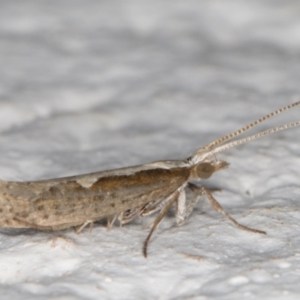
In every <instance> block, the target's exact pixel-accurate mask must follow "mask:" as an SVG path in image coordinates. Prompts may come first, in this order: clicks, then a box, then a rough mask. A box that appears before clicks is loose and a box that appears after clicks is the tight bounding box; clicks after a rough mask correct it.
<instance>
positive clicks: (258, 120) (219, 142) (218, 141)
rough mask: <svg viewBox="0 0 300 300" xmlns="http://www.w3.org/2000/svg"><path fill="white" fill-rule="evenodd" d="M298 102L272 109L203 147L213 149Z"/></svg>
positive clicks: (299, 102)
mask: <svg viewBox="0 0 300 300" xmlns="http://www.w3.org/2000/svg"><path fill="white" fill-rule="evenodd" d="M299 104H300V101H298V102H295V103H292V104H289V105H287V106H284V107H282V108H279V109H277V110H275V111H273V112H271V113H269V114H267V115H265V116H263V117H261V118H259V119H257V120H255V121H254V122H251V123H250V124H248V125H246V126H244V127H242V128H241V129H239V130H236V131H234V132H232V133H229V134H227V135H224V136H223V137H221V138H219V139H217V140H215V141H214V142H212V143H210V144H208V145H207V146H206V147H205V148H208V149H213V148H215V147H216V146H217V145H220V144H223V143H224V142H226V141H228V140H231V139H232V138H234V137H236V136H238V135H240V134H242V133H244V132H245V131H247V130H249V129H251V128H253V127H255V126H257V125H258V124H260V123H262V122H264V121H266V120H268V119H270V118H272V117H275V116H276V115H279V114H281V113H283V112H284V111H286V110H289V109H291V108H293V107H295V106H297V105H299Z"/></svg>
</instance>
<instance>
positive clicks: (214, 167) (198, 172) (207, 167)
mask: <svg viewBox="0 0 300 300" xmlns="http://www.w3.org/2000/svg"><path fill="white" fill-rule="evenodd" d="M228 166H229V163H227V162H226V161H216V162H215V161H214V162H209V161H205V162H201V163H199V164H197V165H196V166H195V167H194V170H193V171H194V172H193V177H194V178H196V179H207V178H209V177H210V176H211V175H212V174H213V173H215V172H216V171H219V170H221V169H225V168H227V167H228Z"/></svg>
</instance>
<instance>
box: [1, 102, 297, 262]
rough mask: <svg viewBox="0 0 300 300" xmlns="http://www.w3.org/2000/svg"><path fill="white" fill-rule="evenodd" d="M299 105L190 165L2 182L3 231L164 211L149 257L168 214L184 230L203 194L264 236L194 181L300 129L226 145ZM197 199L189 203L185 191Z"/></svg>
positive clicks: (209, 149)
mask: <svg viewBox="0 0 300 300" xmlns="http://www.w3.org/2000/svg"><path fill="white" fill-rule="evenodd" d="M298 105H300V101H298V102H295V103H293V104H290V105H287V106H285V107H282V108H280V109H277V110H275V111H273V112H271V113H269V114H267V115H265V116H263V117H261V118H259V119H257V120H256V121H254V122H252V123H250V124H248V125H246V126H244V127H242V128H241V129H239V130H236V131H234V132H232V133H230V134H227V135H225V136H223V137H221V138H219V139H217V140H215V141H213V142H212V143H210V144H208V145H206V146H204V147H202V148H200V149H198V150H197V151H196V152H195V153H194V155H192V156H191V157H189V158H187V159H186V160H173V161H158V162H153V163H150V164H145V165H140V166H134V167H128V168H121V169H116V170H108V171H102V172H98V173H91V174H86V175H79V176H72V177H65V178H58V179H49V180H41V181H31V182H6V181H0V227H11V228H29V227H31V228H37V229H45V230H60V229H64V228H69V227H72V226H80V229H79V230H81V229H82V228H84V227H85V226H86V225H87V224H90V223H93V222H94V221H97V220H99V219H101V218H104V217H107V218H108V220H111V217H113V218H112V221H109V227H111V226H112V224H113V222H114V221H115V220H116V219H117V218H118V219H119V220H120V223H121V224H122V223H126V222H128V221H130V220H131V219H132V218H134V217H135V216H137V215H139V216H146V215H149V214H152V213H154V212H156V211H158V210H159V211H160V212H159V214H158V216H157V218H156V219H155V221H154V223H153V226H152V228H151V230H150V232H149V234H148V236H147V238H146V240H145V242H144V246H143V253H144V256H147V245H148V242H149V240H150V237H151V235H152V233H153V231H154V230H155V228H156V227H157V225H158V224H159V222H160V221H161V220H162V219H163V217H164V216H165V214H166V213H167V212H168V210H169V209H170V207H171V206H172V205H173V204H175V205H176V208H177V209H176V221H177V223H178V224H179V225H180V224H182V223H183V222H184V221H185V219H186V218H188V217H189V215H190V214H191V212H192V211H193V208H194V206H195V205H196V204H197V201H198V200H199V197H200V196H201V195H204V196H206V198H207V199H208V201H209V202H210V203H211V205H212V207H213V208H214V209H215V210H217V211H219V212H221V213H222V214H223V215H224V216H225V217H226V218H227V219H229V220H230V221H231V222H232V223H233V224H235V225H236V226H237V227H239V228H241V229H244V230H248V231H251V232H255V233H265V232H264V231H261V230H257V229H252V228H249V227H247V226H244V225H242V224H239V223H238V222H237V221H236V220H235V219H234V218H232V217H231V216H230V215H229V214H228V213H227V212H226V211H225V210H224V209H223V207H222V206H221V205H220V204H219V203H218V202H217V200H216V199H215V198H214V197H213V195H212V191H211V190H209V189H207V188H206V187H204V186H202V185H201V186H197V185H195V184H193V183H191V182H190V181H191V180H199V179H207V178H209V177H210V176H212V174H213V173H215V172H216V171H219V170H222V169H225V168H227V167H228V165H229V164H228V163H227V162H224V161H220V160H219V159H218V157H217V153H220V152H222V151H225V150H227V149H229V148H232V147H235V146H237V145H240V144H243V143H247V142H250V141H252V140H255V139H258V138H261V137H264V136H266V135H268V134H271V133H274V132H277V131H280V130H285V129H288V128H291V127H295V126H299V125H300V121H296V122H292V123H288V124H284V125H281V126H277V127H274V128H270V129H268V130H265V131H262V132H259V133H257V134H254V135H250V136H248V137H245V138H242V139H238V140H234V141H231V142H227V141H228V140H231V139H233V138H235V137H237V136H239V135H240V134H243V133H244V132H246V131H247V130H249V129H251V128H253V127H255V126H257V125H258V124H260V123H262V122H264V121H266V120H268V119H269V118H271V117H274V116H276V115H278V114H280V113H282V112H284V111H286V110H289V109H291V108H293V107H295V106H298ZM186 188H189V189H191V190H192V192H193V193H194V195H193V196H192V198H191V199H188V201H187V203H186V196H185V189H186Z"/></svg>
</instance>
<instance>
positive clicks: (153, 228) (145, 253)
mask: <svg viewBox="0 0 300 300" xmlns="http://www.w3.org/2000/svg"><path fill="white" fill-rule="evenodd" d="M183 192H184V190H177V191H176V192H175V193H173V195H172V197H171V198H170V199H169V201H168V202H167V203H166V205H165V206H164V207H163V208H162V210H161V211H160V213H159V215H158V216H157V217H156V219H155V221H154V223H153V226H152V228H151V230H150V232H149V234H148V236H147V238H146V239H145V241H144V244H143V254H144V257H147V247H148V243H149V240H150V238H151V236H152V234H153V232H154V230H155V229H156V227H157V225H158V224H159V223H160V221H161V220H162V219H163V217H164V216H165V215H166V214H167V212H168V210H169V209H170V208H171V206H172V204H173V203H174V202H175V201H177V199H178V197H179V196H180V194H182V193H183Z"/></svg>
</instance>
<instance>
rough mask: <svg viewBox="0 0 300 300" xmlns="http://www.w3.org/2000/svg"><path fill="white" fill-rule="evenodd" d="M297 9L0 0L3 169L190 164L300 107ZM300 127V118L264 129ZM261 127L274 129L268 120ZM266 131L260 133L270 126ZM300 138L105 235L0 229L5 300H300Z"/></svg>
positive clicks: (292, 134) (252, 4)
mask: <svg viewBox="0 0 300 300" xmlns="http://www.w3.org/2000/svg"><path fill="white" fill-rule="evenodd" d="M299 57H300V5H299V2H298V1H296V0H295V1H284V2H281V1H261V0H257V1H240V0H236V1H231V0H227V1H214V0H213V1H191V0H187V1H166V0H157V1H155V0H153V1H121V0H120V1H96V0H95V1H90V0H88V1H67V0H59V1H58V0H57V1H56V0H52V1H40V0H36V1H32V0H29V1H23V0H14V1H1V2H0V147H1V157H0V173H1V174H0V175H1V178H2V179H6V180H34V179H41V178H50V177H59V176H66V175H71V174H79V173H86V172H92V171H99V170H103V169H108V168H115V167H120V166H127V165H134V164H141V163H146V162H150V161H153V160H158V159H175V158H185V157H186V156H188V155H189V154H190V153H191V152H192V151H194V150H195V149H197V148H198V147H200V146H202V145H205V144H206V143H208V142H210V141H212V140H214V139H215V138H217V137H219V136H221V135H223V134H225V133H228V132H230V131H232V130H235V129H237V128H239V127H240V126H242V125H244V124H246V123H247V122H249V121H251V120H253V119H255V118H257V117H258V116H260V115H262V114H265V113H267V112H269V111H271V110H273V109H274V108H277V107H280V106H283V105H285V104H287V103H290V102H293V101H295V100H299V95H300V85H299V82H300V62H299ZM296 119H298V120H299V108H298V109H296V110H295V111H293V112H290V113H289V114H287V115H284V116H282V117H280V118H278V120H277V121H276V120H274V121H271V122H270V123H269V124H273V125H274V124H281V123H283V122H287V121H290V120H296ZM266 126H267V125H266ZM266 126H261V127H260V128H266ZM299 132H300V131H299V129H293V130H290V131H286V132H282V133H279V134H276V135H273V136H270V137H268V138H265V139H262V140H260V141H257V142H254V143H251V144H248V145H244V146H241V147H239V148H236V149H232V150H230V151H228V152H225V153H224V154H222V155H221V158H222V159H225V160H228V161H229V162H230V163H231V164H232V165H231V168H230V169H228V170H226V171H224V172H221V173H220V174H216V176H214V177H213V178H212V179H211V180H209V181H208V184H210V185H212V186H216V187H219V188H222V189H223V191H222V192H221V193H218V194H216V198H217V199H219V201H220V202H221V203H222V204H223V205H224V207H226V208H227V210H228V211H229V212H230V213H231V214H232V215H233V216H234V217H235V218H236V219H237V220H239V221H240V222H242V223H244V224H248V225H250V226H252V227H255V228H258V229H262V230H266V231H267V232H268V235H267V236H259V235H255V234H251V233H248V232H244V231H241V230H239V229H237V228H235V227H233V226H232V225H231V224H229V223H228V222H227V221H226V220H224V218H223V217H222V216H221V215H219V214H218V213H216V212H214V211H213V210H212V209H211V207H210V206H209V205H208V204H207V202H205V201H204V202H203V204H202V206H201V204H200V205H199V206H198V208H197V209H196V210H195V211H194V213H193V215H192V217H191V218H190V219H189V220H188V221H187V222H186V224H185V225H184V226H182V227H180V228H178V227H176V226H175V225H174V219H173V218H171V217H168V218H166V219H165V220H164V221H163V223H162V224H161V226H160V228H159V230H158V231H157V232H156V235H155V236H154V237H153V238H152V240H151V243H150V248H149V257H148V259H144V258H143V256H142V253H141V246H142V242H143V240H144V238H145V237H146V235H147V232H148V229H145V228H144V224H146V223H148V222H150V220H152V219H147V220H141V221H140V220H137V221H136V222H133V223H132V224H129V225H126V226H124V227H123V228H118V227H115V228H114V229H113V230H111V231H110V232H107V231H106V229H105V228H104V227H101V226H96V227H95V228H94V230H93V232H92V233H91V234H89V233H88V230H86V231H85V232H84V233H83V234H81V235H79V236H78V235H76V234H75V233H74V230H72V229H70V230H66V231H61V232H54V233H48V232H38V231H35V230H18V231H16V230H1V231H0V295H1V297H0V298H1V299H23V300H24V299H42V298H43V299H241V298H242V297H245V296H247V297H245V298H246V299H259V298H262V297H263V298H264V299H298V298H299V295H300V286H299V280H300V236H299V231H300V222H299V221H300V172H299V169H300V159H299V156H300V139H299Z"/></svg>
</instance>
